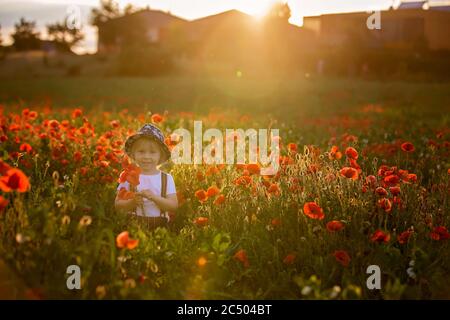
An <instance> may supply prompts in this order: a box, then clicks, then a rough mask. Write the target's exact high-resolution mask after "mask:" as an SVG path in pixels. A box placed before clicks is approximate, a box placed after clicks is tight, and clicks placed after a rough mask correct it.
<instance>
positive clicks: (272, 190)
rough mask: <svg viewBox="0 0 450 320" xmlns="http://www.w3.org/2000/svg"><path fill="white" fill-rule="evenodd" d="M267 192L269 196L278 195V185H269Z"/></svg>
mask: <svg viewBox="0 0 450 320" xmlns="http://www.w3.org/2000/svg"><path fill="white" fill-rule="evenodd" d="M267 191H268V192H269V193H271V194H280V187H279V186H278V184H276V183H272V184H270V186H269V188H268V189H267Z"/></svg>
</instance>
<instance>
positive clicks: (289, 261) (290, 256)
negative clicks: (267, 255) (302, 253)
mask: <svg viewBox="0 0 450 320" xmlns="http://www.w3.org/2000/svg"><path fill="white" fill-rule="evenodd" d="M296 257H297V255H296V254H295V253H290V254H288V255H287V256H286V257H284V259H283V263H284V264H286V265H291V264H293V263H294V262H295V258H296Z"/></svg>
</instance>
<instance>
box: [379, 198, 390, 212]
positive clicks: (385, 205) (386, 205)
mask: <svg viewBox="0 0 450 320" xmlns="http://www.w3.org/2000/svg"><path fill="white" fill-rule="evenodd" d="M378 206H379V207H380V208H381V209H383V210H384V211H385V212H391V210H392V202H391V200H389V199H388V198H382V199H380V200H378Z"/></svg>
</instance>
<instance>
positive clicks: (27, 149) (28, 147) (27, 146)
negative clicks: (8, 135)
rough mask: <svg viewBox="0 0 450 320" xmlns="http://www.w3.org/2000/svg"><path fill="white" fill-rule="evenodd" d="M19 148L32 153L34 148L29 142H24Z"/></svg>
mask: <svg viewBox="0 0 450 320" xmlns="http://www.w3.org/2000/svg"><path fill="white" fill-rule="evenodd" d="M19 150H20V151H22V152H26V153H30V152H31V151H32V150H33V148H32V147H31V146H30V145H29V144H28V143H22V144H21V145H20V148H19Z"/></svg>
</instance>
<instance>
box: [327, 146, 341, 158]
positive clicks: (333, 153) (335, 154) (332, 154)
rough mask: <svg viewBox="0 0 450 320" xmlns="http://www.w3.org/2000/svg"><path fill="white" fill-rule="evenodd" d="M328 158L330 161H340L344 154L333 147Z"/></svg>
mask: <svg viewBox="0 0 450 320" xmlns="http://www.w3.org/2000/svg"><path fill="white" fill-rule="evenodd" d="M328 158H329V159H330V160H339V159H341V158H342V153H341V152H340V151H339V148H338V147H337V146H332V147H331V150H330V153H329V155H328Z"/></svg>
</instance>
